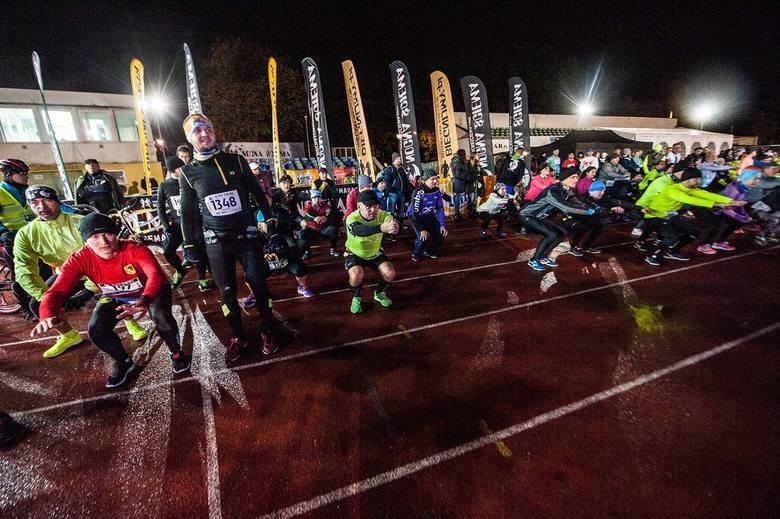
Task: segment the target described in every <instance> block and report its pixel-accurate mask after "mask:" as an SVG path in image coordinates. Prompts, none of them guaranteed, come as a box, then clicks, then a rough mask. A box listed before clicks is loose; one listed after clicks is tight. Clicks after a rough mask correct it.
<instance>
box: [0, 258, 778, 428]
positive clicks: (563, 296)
mask: <svg viewBox="0 0 780 519" xmlns="http://www.w3.org/2000/svg"><path fill="white" fill-rule="evenodd" d="M776 247H780V246H776ZM762 252H763V251H750V252H745V253H742V254H735V255H733V256H724V257H722V258H718V259H714V260H710V261H706V262H705V263H697V264H694V265H687V266H684V267H679V268H676V269H671V270H666V271H663V272H656V273H655V274H648V275H646V276H640V277H638V278H633V279H627V280H624V281H616V282H614V283H610V284H608V285H602V286H598V287H592V288H586V289H583V290H578V291H576V292H570V293H568V294H560V295H557V296H551V297H547V298H544V299H536V300H534V301H527V302H525V303H520V304H516V305H511V306H507V307H504V308H498V309H496V310H489V311H487V312H481V313H478V314H472V315H467V316H464V317H458V318H455V319H448V320H446V321H439V322H436V323H431V324H426V325H422V326H418V327H415V328H409V329H406V330H400V331H398V332H390V333H386V334H383V335H377V336H374V337H367V338H364V339H356V340H354V341H350V342H345V343H342V344H334V345H333V346H326V347H324V348H318V349H312V350H306V351H302V352H299V353H291V354H289V355H284V356H280V357H274V358H272V359H265V360H262V361H258V362H253V363H251V364H244V365H242V366H236V367H234V368H224V369H221V370H217V371H215V372H214V374H215V375H219V374H221V373H222V372H225V371H227V372H229V371H234V372H235V371H243V370H246V369H252V368H256V367H261V366H266V365H269V364H276V363H279V362H285V361H288V360H296V359H300V358H304V357H310V356H312V355H319V354H321V353H327V352H329V351H333V350H338V349H341V348H347V347H350V346H358V345H360V344H366V343H370V342H374V341H379V340H382V339H387V338H390V337H395V336H398V335H405V334H408V333H415V332H419V331H425V330H430V329H433V328H439V327H441V326H447V325H449V324H453V323H459V322H463V321H470V320H472V319H481V318H483V317H488V316H491V315H497V314H502V313H504V312H511V311H513V310H519V309H522V308H529V307H531V306H536V305H540V304H544V303H549V302H552V301H558V300H561V299H568V298H570V297H576V296H580V295H584V294H590V293H593V292H599V291H602V290H608V289H611V288H613V287H616V286H620V285H624V284H627V283H637V282H640V281H647V280H649V279H655V278H660V277H664V276H669V275H672V274H677V273H680V272H686V271H688V270H693V269H697V268H701V267H709V266H710V265H712V264H714V263H721V262H724V261H731V260H735V259H739V258H743V257H746V256H752V255H754V254H760V253H762ZM193 380H197V377H194V376H190V377H183V378H179V379H176V380H173V381H171V382H170V383H159V384H151V385H149V386H145V387H139V388H133V389H130V390H126V391H117V392H113V393H106V394H102V395H96V396H92V397H87V398H83V399H79V400H73V401H69V402H61V403H58V404H52V405H49V406H45V407H38V408H36V409H29V410H27V411H18V412H14V413H11V412H10V411H6V412H8V413H11V414H13V415H14V416H19V417H23V416H26V415H29V414H35V413H42V412H46V411H51V410H54V409H61V408H66V407H70V406H73V405H79V404H82V403H86V402H94V401H98V400H108V399H111V398H118V397H123V396H126V395H130V394H133V393H137V392H139V391H148V390H152V389H156V388H158V387H164V386H168V385H175V384H181V383H184V382H190V381H193Z"/></svg>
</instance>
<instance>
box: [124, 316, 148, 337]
mask: <svg viewBox="0 0 780 519" xmlns="http://www.w3.org/2000/svg"><path fill="white" fill-rule="evenodd" d="M125 327H126V328H127V333H129V334H130V337H132V338H133V340H134V341H142V340H144V339H146V338H147V337H148V336H149V332H147V331H146V328H144V327H143V326H141V325H140V324H138V323H137V322H136V321H135V319H125Z"/></svg>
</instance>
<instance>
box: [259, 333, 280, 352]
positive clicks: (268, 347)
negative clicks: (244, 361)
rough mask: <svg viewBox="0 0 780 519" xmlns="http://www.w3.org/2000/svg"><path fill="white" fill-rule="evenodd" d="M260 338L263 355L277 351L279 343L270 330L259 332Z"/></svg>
mask: <svg viewBox="0 0 780 519" xmlns="http://www.w3.org/2000/svg"><path fill="white" fill-rule="evenodd" d="M260 339H261V340H262V341H263V355H271V354H274V353H276V352H277V351H279V345H278V344H276V340H274V336H273V335H272V334H271V332H260Z"/></svg>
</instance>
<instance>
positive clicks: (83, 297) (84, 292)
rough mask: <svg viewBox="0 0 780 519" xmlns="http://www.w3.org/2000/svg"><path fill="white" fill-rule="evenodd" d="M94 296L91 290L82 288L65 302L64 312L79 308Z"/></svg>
mask: <svg viewBox="0 0 780 519" xmlns="http://www.w3.org/2000/svg"><path fill="white" fill-rule="evenodd" d="M94 296H95V293H94V292H93V291H92V290H89V289H87V288H82V289H81V290H79V291H78V292H76V293H75V294H73V295H72V296H70V297H69V298H67V299H66V300H65V304H64V305H63V307H64V308H65V310H73V309H75V308H81V307H82V306H84V305H85V304H87V302H88V301H90V300H91V299H92V298H93V297H94Z"/></svg>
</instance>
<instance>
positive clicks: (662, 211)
mask: <svg viewBox="0 0 780 519" xmlns="http://www.w3.org/2000/svg"><path fill="white" fill-rule="evenodd" d="M652 185H653V184H651V186H652ZM648 191H649V189H648ZM640 200H641V199H640ZM728 202H731V198H729V197H727V196H723V195H718V194H715V193H710V192H709V191H705V190H704V189H699V188H697V187H694V188H688V187H685V186H684V185H682V184H681V183H676V184H671V185H670V186H668V187H666V188H665V189H664V190H663V191H661V192H660V193H659V194H658V196H656V197H654V198H653V199H652V200H651V201H650V203H649V204H648V205H647V206H645V209H647V210H648V212H647V213H646V214H645V218H666V216H667V215H668V214H669V213H670V212H675V211H679V210H680V209H682V207H683V206H684V205H695V206H697V207H708V208H709V207H712V206H714V205H715V204H718V203H720V204H725V203H728Z"/></svg>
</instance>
